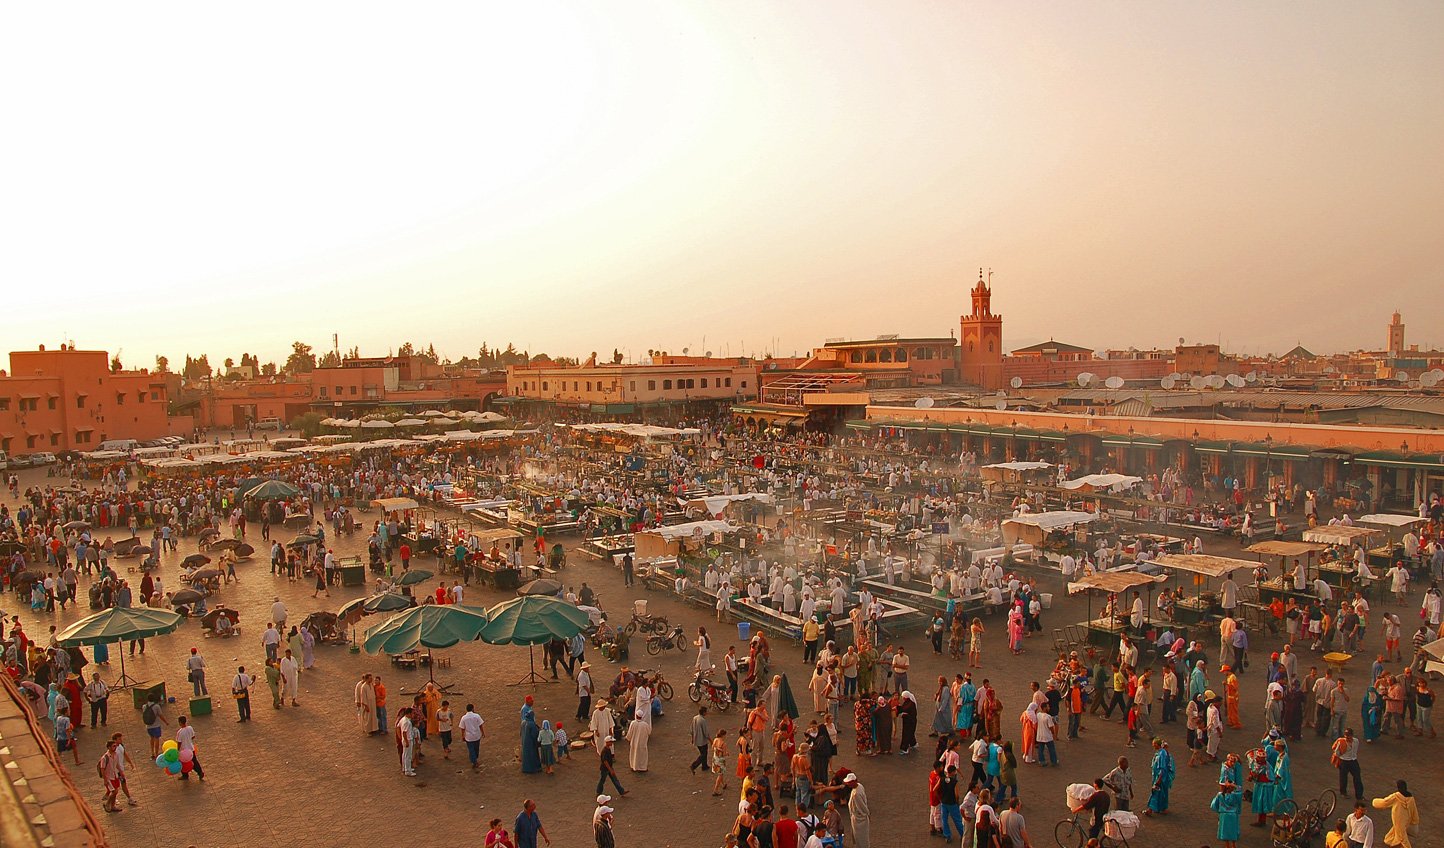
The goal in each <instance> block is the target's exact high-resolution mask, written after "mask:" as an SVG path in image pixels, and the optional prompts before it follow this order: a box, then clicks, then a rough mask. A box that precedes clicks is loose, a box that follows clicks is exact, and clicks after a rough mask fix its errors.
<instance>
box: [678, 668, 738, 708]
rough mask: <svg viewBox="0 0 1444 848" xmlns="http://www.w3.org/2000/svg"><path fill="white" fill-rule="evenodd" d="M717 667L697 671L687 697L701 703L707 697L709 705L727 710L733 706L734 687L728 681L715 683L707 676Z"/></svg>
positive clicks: (693, 701)
mask: <svg viewBox="0 0 1444 848" xmlns="http://www.w3.org/2000/svg"><path fill="white" fill-rule="evenodd" d="M712 671H716V669H715V668H711V669H708V670H707V671H699V672H697V676H696V677H695V678H693V680H692V684H691V685H690V686H688V687H687V697H688V698H690V699H692V703H694V704H700V703H702V701H703V700H704V699H705V700H706V702H707V706H709V707H713V708H715V709H718V710H721V711H723V712H726V711H727V709H728V708H729V707H731V706H732V689H731V687H729V686H728V685H727V684H726V683H713V682H712V680H711V679H710V678H708V677H707V675H708V673H710V672H712Z"/></svg>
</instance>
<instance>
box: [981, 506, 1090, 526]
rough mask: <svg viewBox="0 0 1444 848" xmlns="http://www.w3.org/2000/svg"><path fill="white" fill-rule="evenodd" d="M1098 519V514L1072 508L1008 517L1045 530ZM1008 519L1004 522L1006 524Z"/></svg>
mask: <svg viewBox="0 0 1444 848" xmlns="http://www.w3.org/2000/svg"><path fill="white" fill-rule="evenodd" d="M1097 520H1098V516H1096V515H1094V514H1093V513H1091V512H1074V511H1072V510H1058V511H1056V512H1029V513H1024V514H1023V515H1019V516H1015V517H1013V518H1010V519H1008V521H1011V522H1013V523H1014V524H1029V525H1032V526H1033V527H1040V528H1042V529H1044V530H1060V529H1062V528H1064V527H1072V526H1073V525H1074V524H1087V523H1089V522H1092V521H1097ZM1008 521H1005V522H1003V523H1004V524H1006V523H1008Z"/></svg>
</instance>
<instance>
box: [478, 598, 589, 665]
mask: <svg viewBox="0 0 1444 848" xmlns="http://www.w3.org/2000/svg"><path fill="white" fill-rule="evenodd" d="M486 617H487V618H488V619H489V621H487V623H486V626H485V627H483V628H482V629H481V641H483V642H488V643H490V644H493V645H526V646H527V658H528V660H529V661H530V663H531V671H529V672H528V673H527V675H526V677H523V678H522V679H521V680H519V681H517V682H516V683H515V684H513V685H515V686H519V685H521V684H523V683H540V682H543V681H545V680H546V678H544V677H542V676H541V675H540V674H537V673H536V658H535V657H534V656H533V655H532V651H531V648H532V646H533V645H544V644H546V643H547V642H550V641H551V640H552V639H570V638H572V637H573V636H575V635H577V634H578V633H581V632H582V631H583V630H585V629H586V627H587V625H588V624H590V623H591V619H590V618H589V617H588V616H587V614H586V613H585V612H583V611H581V610H579V609H577V608H576V607H574V606H572V605H571V604H569V603H567V602H566V601H559V600H557V599H556V598H548V597H544V596H540V595H523V596H522V597H520V598H513V599H512V600H510V601H502V602H501V603H499V604H497V605H496V606H494V607H492V608H491V609H489V610H487V611H486Z"/></svg>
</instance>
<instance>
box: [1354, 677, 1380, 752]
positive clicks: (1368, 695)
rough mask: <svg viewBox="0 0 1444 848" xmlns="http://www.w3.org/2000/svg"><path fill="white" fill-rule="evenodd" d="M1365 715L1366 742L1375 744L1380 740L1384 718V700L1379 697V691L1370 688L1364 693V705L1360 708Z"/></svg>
mask: <svg viewBox="0 0 1444 848" xmlns="http://www.w3.org/2000/svg"><path fill="white" fill-rule="evenodd" d="M1360 709H1361V710H1362V711H1363V714H1364V741H1365V742H1373V741H1374V740H1375V739H1378V738H1379V732H1380V730H1381V729H1382V727H1381V723H1382V721H1383V717H1384V712H1383V710H1384V700H1383V699H1382V698H1380V697H1379V690H1378V689H1375V688H1374V687H1372V686H1370V687H1369V691H1367V692H1365V693H1364V700H1363V704H1362V706H1361V707H1360Z"/></svg>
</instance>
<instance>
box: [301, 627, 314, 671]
mask: <svg viewBox="0 0 1444 848" xmlns="http://www.w3.org/2000/svg"><path fill="white" fill-rule="evenodd" d="M315 665H316V634H314V633H312V632H311V629H310V628H309V627H303V628H301V667H302V668H306V669H309V668H313V667H315Z"/></svg>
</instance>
